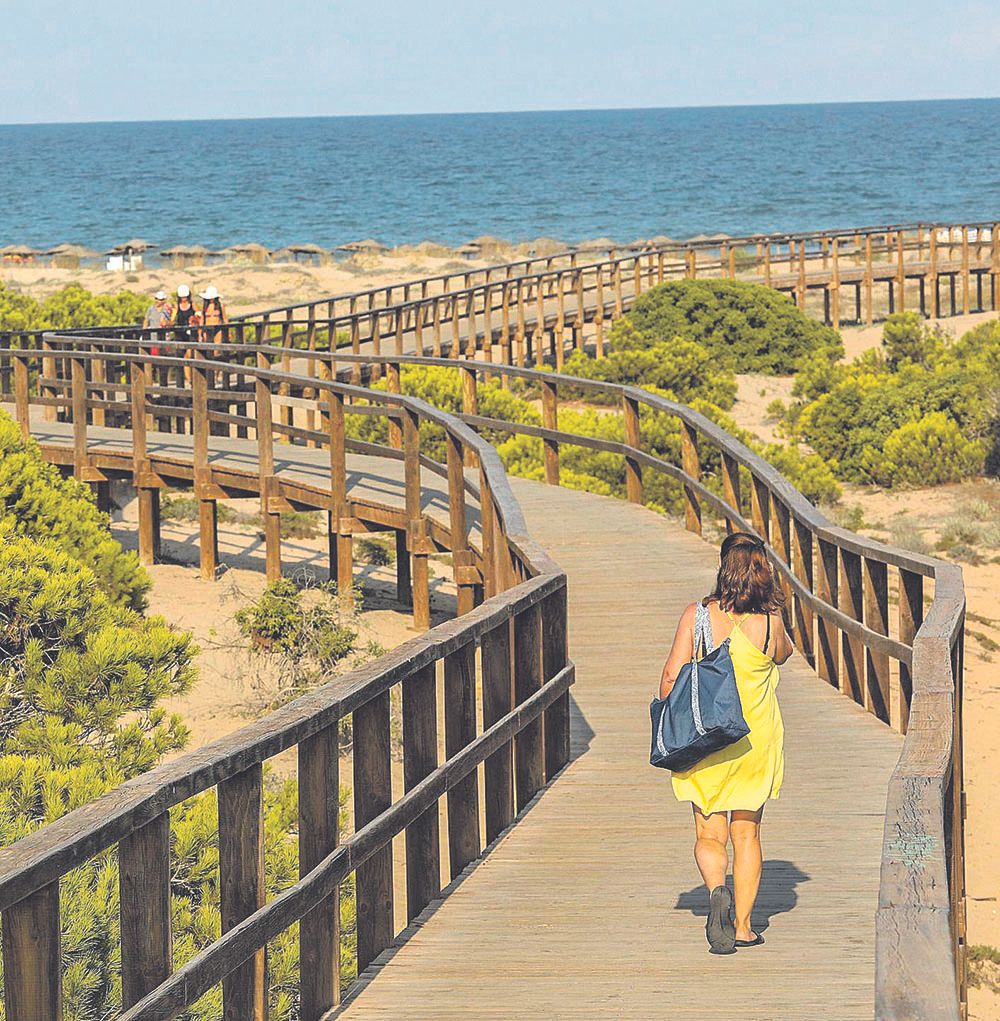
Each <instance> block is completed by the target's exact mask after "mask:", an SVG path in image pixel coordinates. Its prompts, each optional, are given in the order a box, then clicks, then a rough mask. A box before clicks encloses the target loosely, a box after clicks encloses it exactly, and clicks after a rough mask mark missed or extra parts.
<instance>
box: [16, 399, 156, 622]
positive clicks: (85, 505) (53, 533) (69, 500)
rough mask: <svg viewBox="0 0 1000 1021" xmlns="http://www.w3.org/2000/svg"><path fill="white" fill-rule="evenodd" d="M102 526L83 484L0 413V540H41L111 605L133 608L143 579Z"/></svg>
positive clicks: (141, 599)
mask: <svg viewBox="0 0 1000 1021" xmlns="http://www.w3.org/2000/svg"><path fill="white" fill-rule="evenodd" d="M108 526H109V521H108V516H107V515H106V514H102V513H101V512H100V511H98V509H97V506H96V505H95V503H94V498H93V495H92V493H91V491H90V488H89V486H87V485H86V484H85V483H82V482H76V481H74V480H73V479H64V478H63V477H62V476H61V475H60V474H59V469H58V468H56V467H55V466H54V465H50V464H46V463H45V461H43V460H42V456H41V452H40V451H39V449H38V445H37V444H36V443H35V441H34V440H31V439H29V440H25V439H23V438H22V436H21V431H20V429H19V428H18V426H17V425H16V424H15V423H14V422H13V421H12V420H11V418H10V417H9V416H8V415H6V414H4V413H3V412H0V537H2V536H4V535H6V536H11V535H22V536H25V535H31V536H38V537H39V538H42V537H44V539H45V540H46V541H47V542H49V543H51V544H52V545H53V546H54V547H55V548H57V549H60V550H63V551H64V552H66V553H69V554H71V555H72V556H73V558H74V559H76V560H79V561H80V562H81V563H82V564H85V565H86V566H87V567H89V568H90V570H91V571H93V573H94V577H95V581H96V583H97V585H99V586H100V588H101V590H102V591H103V592H104V593H105V594H106V595H107V596H108V598H109V599H111V601H112V602H114V603H118V604H120V605H122V606H129V607H132V608H133V609H139V608H141V607H142V606H143V605H144V603H145V596H146V592H147V591H148V589H149V578H148V577H147V576H146V572H145V571H143V569H142V567H141V565H140V564H139V558H138V556H137V555H136V554H135V553H126V552H124V551H123V550H122V547H121V544H120V543H118V542H116V541H115V540H114V539H112V538H111V534H110V531H109V527H108Z"/></svg>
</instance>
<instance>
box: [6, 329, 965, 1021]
mask: <svg viewBox="0 0 1000 1021" xmlns="http://www.w3.org/2000/svg"><path fill="white" fill-rule="evenodd" d="M144 347H146V348H148V344H146V345H143V343H142V342H137V341H129V340H125V339H117V340H114V339H101V338H86V339H84V338H79V337H65V338H59V337H54V336H49V337H47V338H46V350H45V351H44V352H39V351H37V350H22V351H19V352H8V353H7V354H6V355H4V354H2V353H0V358H5V359H6V360H7V361H9V362H10V363H11V364H12V366H13V369H12V372H11V373H8V375H12V376H13V377H14V379H15V382H16V383H17V381H18V380H19V381H20V382H19V383H17V385H15V387H14V390H13V397H14V398H15V399H16V403H17V406H18V417H19V418H20V420H21V421H22V422H23V423H25V427H26V428H28V427H30V422H31V419H30V414H29V412H30V405H31V404H32V403H41V404H43V405H44V406H45V407H48V408H54V409H57V410H58V412H59V413H60V414H62V415H64V416H65V414H66V413H67V410H68V409H74V408H75V409H76V411H75V415H77V416H79V417H84V416H85V407H87V406H89V407H90V408H91V414H93V413H94V412H96V411H98V410H104V411H105V413H106V414H107V413H110V412H112V411H115V412H116V413H117V411H119V410H120V408H117V407H116V408H112V406H111V405H112V403H117V404H121V402H120V401H118V402H112V400H111V397H110V395H111V394H112V393H118V392H119V389H120V387H121V386H123V385H124V383H122V382H120V381H119V382H109V380H110V379H112V378H117V379H120V378H121V376H122V375H123V373H122V370H121V369H120V368H119V369H117V370H115V371H114V372H112V373H111V374H110V375H109V374H108V373H107V372H106V373H105V378H104V379H100V380H96V381H95V380H93V379H92V378H91V380H89V381H88V380H87V379H86V374H85V370H84V371H81V370H80V369H79V368H78V369H77V370H76V378H75V380H74V378H73V373H72V371H69V372H67V369H66V365H67V363H72V365H77V364H78V363H83V364H84V365H85V364H86V360H87V357H92V356H93V351H90V350H89V349H91V348H96V349H98V350H99V351H100V352H101V353H102V357H101V358H100V359H98V360H97V361H98V362H106V363H107V364H108V365H110V364H113V363H114V362H115V359H118V360H119V362H120V364H124V363H128V365H129V366H130V367H131V366H133V365H135V364H136V363H139V364H141V365H142V366H143V369H142V372H141V375H142V376H143V378H149V377H150V376H151V374H152V370H155V367H156V366H157V365H167V367H169V366H173V367H174V369H175V371H176V368H177V366H182V367H183V366H187V367H188V368H189V369H194V370H196V371H199V372H201V371H204V372H205V373H208V374H215V375H216V376H217V377H218V380H219V382H217V384H216V386H215V388H214V389H213V388H210V387H209V383H208V379H207V377H206V381H205V382H204V383H199V384H198V385H197V386H195V387H194V388H193V392H194V393H195V395H196V396H195V398H194V399H195V401H196V402H200V403H203V405H204V409H205V410H204V412H203V413H202V415H201V416H200V417H201V418H203V419H206V420H208V421H210V422H211V421H214V422H215V423H216V424H217V426H219V427H224V428H226V429H227V430H229V431H232V432H236V433H238V432H239V430H240V429H241V428H242V429H244V430H247V432H248V433H249V432H250V431H252V430H253V421H255V419H254V417H253V416H250V415H249V414H248V408H249V406H250V405H251V404H253V403H256V401H257V397H258V396H259V395H258V394H257V393H256V392H253V393H251V392H249V391H248V390H247V389H246V388H245V386H243V384H241V382H240V380H241V376H242V375H244V374H246V375H250V376H253V377H254V380H255V382H254V386H255V387H256V386H257V385H258V382H257V381H259V380H260V379H264V380H266V381H267V384H268V385H267V388H266V390H267V395H270V394H271V393H272V392H274V391H275V390H278V391H281V390H282V388H283V392H282V393H281V397H282V398H283V400H284V401H285V405H284V406H285V407H286V408H287V409H288V411H289V414H288V415H287V416H286V418H285V419H284V420H274V424H273V428H274V430H275V431H279V430H280V431H281V432H283V433H284V435H286V436H288V437H289V438H290V439H292V440H295V441H298V442H303V443H313V442H320V441H322V439H323V437H324V436H325V432H324V430H323V429H322V428H320V429H317V428H315V422H313V425H312V426H310V423H309V415H310V413H311V414H312V415H313V416H314V417H318V416H320V415H321V414H322V413H323V412H322V410H321V409H319V408H316V407H314V408H312V409H310V407H309V401H310V400H312V399H313V398H311V397H310V395H311V394H312V393H313V392H314V391H317V392H318V391H325V390H328V389H329V388H330V387H331V384H330V383H329V382H328V381H327V380H328V377H330V376H332V375H334V373H335V372H336V371H338V369H339V370H340V371H342V372H348V373H351V374H353V375H354V376H356V377H358V378H360V377H362V376H365V377H367V376H370V375H378V374H379V372H384V374H385V376H386V378H387V380H388V384H389V390H390V392H389V393H385V392H381V393H379V394H378V395H377V396H375V395H374V394H373V392H372V391H353V390H352V389H351V388H349V387H346V386H342V387H341V392H342V393H344V395H345V401H346V400H350V399H351V398H353V397H362V396H363V397H364V399H365V400H375V401H376V402H378V401H387V402H390V403H392V402H393V401H398V402H404V403H405V401H406V400H407V399H406V398H403V397H401V396H398V395H397V394H395V393H393V392H392V391H394V390H395V391H398V389H399V384H400V371H399V370H400V367H401V366H402V365H406V364H413V365H423V366H438V367H448V368H450V369H452V370H454V371H456V372H458V373H460V374H461V378H462V381H463V384H462V388H461V389H462V394H463V412H462V413H461V414H460V415H457V416H455V417H456V418H458V419H460V420H462V423H463V427H464V428H466V429H469V428H474V429H490V430H498V431H501V432H504V431H505V432H508V433H512V434H513V433H518V434H522V435H528V436H532V437H536V438H538V439H539V440H540V441H541V443H542V445H543V451H544V463H545V478H546V481H547V482H549V483H550V484H554V485H558V484H559V480H560V454H561V450H562V449H563V448H564V447H566V446H567V445H575V446H579V447H586V448H590V449H595V450H599V451H603V452H605V453H610V454H614V455H617V456H619V457H621V459H622V467H623V476H624V490H625V493H626V496H627V498H628V499H629V500H631V501H633V502H637V503H641V502H642V500H643V481H644V476H645V475H647V474H648V473H649V472H655V473H661V474H663V475H666V476H667V477H669V478H671V479H673V480H674V481H675V482H676V483H677V484H678V486H679V487H680V490H681V492H682V494H683V507H684V516H685V524H686V527H687V528H688V529H690V530H692V531H695V532H698V533H700V532H701V530H702V525H703V521H704V520H705V518H706V516H709V517H712V518H714V519H716V520H717V521H719V522H721V523H722V524H723V525H724V526H725V527H726V528H728V529H734V528H737V529H745V530H750V531H754V532H756V533H757V534H758V535H760V536H761V537H762V538H764V539H765V541H766V542H767V544H768V549H769V554H770V557H771V560H772V563H773V564H774V566H775V569H776V571H777V572H778V575H779V578H780V579H781V583H782V585H783V587H784V589H785V592H786V594H787V596H788V603H787V613H788V625H789V628H790V631H791V633H792V635H793V638H794V640H795V643H796V645H797V647H798V649H799V650H800V652H801V653H802V654H803V655H804V656H805V657H806V659H807V660H808V661H809V662H810V663H811V664H813V665H814V666H815V668H816V670H817V672H818V674H819V676H820V677H821V678H822V679H823V680H825V681H826V682H828V683H829V684H831V685H832V686H833V687H835V688H836V689H837V690H839V691H840V692H841V693H842V694H843V695H844V696H845V697H848V698H851V699H852V700H853V701H855V702H857V703H858V704H859V705H862V706H864V707H865V708H866V709H867V710H868V711H869V712H870V713H872V714H873V715H874V716H876V717H877V718H878V719H880V720H881V721H883V722H884V723H885V724H886V725H889V726H893V727H895V728H897V729H898V730H899V731H901V732H902V733H904V734H905V735H906V737H905V741H904V746H903V753H902V756H901V758H900V761H899V764H898V766H897V768H896V770H895V772H894V774H893V777H892V779H891V782H890V786H889V790H888V792H887V809H886V823H885V839H884V845H883V861H882V877H881V884H880V892H879V903H878V906H877V924H876V956H877V976H876V1004H877V1016H878V1017H879V1018H880V1019H883V1021H902V1019H904V1018H916V1017H919V1018H928V1019H930V1018H934V1019H938V1018H940V1019H947V1021H957V1019H959V1018H960V1017H962V1016H963V1013H964V1004H965V977H964V976H965V891H964V846H963V816H964V796H963V775H962V729H961V697H962V669H963V663H962V656H963V652H962V650H963V632H964V614H965V597H964V589H963V585H962V579H961V572H960V570H959V569H958V568H956V567H954V566H953V565H950V564H947V563H945V562H943V561H939V560H936V559H934V558H930V557H925V556H920V555H917V554H912V553H909V552H906V551H904V550H900V549H897V548H894V547H890V546H886V545H884V544H881V543H878V542H875V541H873V540H869V539H867V538H864V537H861V536H858V535H855V534H854V533H852V532H849V531H847V530H845V529H842V528H838V527H836V526H835V525H833V524H831V523H830V522H829V521H828V520H827V519H826V518H825V517H824V516H823V515H822V514H821V513H820V512H819V511H817V510H816V508H815V507H813V506H812V505H811V504H810V503H809V502H808V501H807V500H806V499H805V498H804V497H803V496H802V495H801V494H800V493H798V492H797V490H795V489H794V487H792V486H791V484H790V483H789V482H788V481H787V480H786V479H784V478H783V477H782V476H781V475H780V474H779V473H778V472H777V471H776V470H775V469H773V468H772V467H771V466H770V465H768V464H767V463H766V462H764V461H763V460H762V459H761V458H759V457H758V456H757V455H755V454H754V453H753V452H752V451H750V450H749V449H748V448H747V447H745V446H744V445H743V444H742V443H740V442H739V441H738V440H736V439H734V438H733V437H732V436H730V435H729V434H728V433H726V432H725V431H724V430H722V429H720V428H719V427H718V426H716V425H715V424H714V423H712V422H711V421H710V420H708V419H707V418H705V417H704V416H703V415H700V414H699V413H697V412H695V411H693V410H692V409H691V408H688V407H686V406H684V405H680V404H676V403H674V402H672V401H669V400H666V399H664V398H662V397H659V396H657V395H654V394H651V393H648V392H646V391H644V390H642V389H639V388H635V387H624V386H617V385H614V384H605V383H597V382H592V381H588V380H583V379H578V378H575V377H569V376H565V375H561V374H557V373H552V372H537V371H534V370H529V369H525V368H522V367H518V366H511V365H509V364H500V363H491V362H486V361H482V360H472V359H465V360H460V361H456V360H453V359H448V358H441V359H435V358H417V357H407V356H395V355H394V356H384V355H383V356H374V355H369V356H359V355H350V354H345V353H342V352H335V353H332V354H331V353H330V352H322V351H313V352H309V351H305V352H298V353H297V354H296V357H297V358H299V359H300V361H301V362H302V363H303V364H304V365H305V366H306V368H307V371H306V372H305V373H302V374H298V375H290V374H288V373H281V372H275V371H274V370H272V369H270V368H268V367H267V366H269V365H270V364H271V363H281V362H282V361H283V360H284V359H286V358H287V357H288V355H289V351H288V348H286V347H284V346H280V345H260V346H252V345H245V346H244V348H243V349H242V350H240V349H230V350H226V349H223V352H222V353H224V354H225V355H226V356H228V357H230V358H231V360H230V361H229V362H228V363H219V362H214V363H213V362H211V361H208V360H207V359H204V358H198V357H192V358H188V359H183V360H182V359H156V358H152V357H150V356H149V355H148V354H144V353H141V352H142V351H143V349H144ZM74 348H75V349H76V351H74ZM189 353H190V354H192V355H199V354H200V355H207V354H211V353H214V354H216V355H218V354H219V353H220V350H219V348H211V347H205V346H199V345H193V346H192V350H191V351H190V352H189ZM43 361H45V362H47V363H48V365H47V367H45V366H43ZM248 361H249V362H250V363H251V366H250V367H248V365H247V364H246V363H247V362H248ZM202 362H205V363H206V364H204V365H202ZM19 363H20V364H22V367H21V368H17V366H18V364H19ZM95 364H96V362H95ZM227 375H228V376H229V377H230V381H226V379H225V377H226V376H227ZM495 377H496V378H500V379H503V378H507V379H508V380H511V379H515V378H516V379H519V380H522V381H523V382H524V383H526V384H527V385H530V386H531V387H534V388H536V389H537V393H538V395H539V396H540V397H541V407H542V424H541V425H532V424H524V423H510V422H505V421H503V420H499V419H492V418H487V417H484V416H482V415H480V414H479V407H478V405H479V400H478V398H479V395H480V388H481V387H482V386H483V385H484V383H485V381H486V380H490V379H493V378H495ZM29 382H31V385H30V386H29ZM241 386H242V389H241ZM227 388H229V389H227ZM567 390H570V391H572V392H573V393H574V394H578V393H579V391H581V390H584V391H587V392H590V393H594V394H599V395H600V399H601V400H602V402H604V403H607V402H608V401H609V400H611V401H614V402H617V403H618V405H619V407H620V413H621V415H622V419H623V425H622V433H623V437H624V440H623V441H622V442H617V441H609V440H604V439H599V438H595V437H591V436H583V435H576V434H570V433H567V432H565V431H563V430H560V429H559V424H558V423H559V397H560V393H565V392H566V391H567ZM175 391H180V392H181V393H184V392H186V388H183V387H174V388H173V389H171V388H170V387H163V386H162V385H159V384H157V385H152V386H150V385H149V384H147V394H155V395H156V396H157V399H158V400H160V401H161V403H159V404H157V405H156V406H155V407H152V406H151V407H150V408H149V409H148V410H149V411H150V412H152V413H153V414H155V415H159V416H161V417H162V419H163V420H164V421H166V420H169V419H170V418H171V416H175V417H176V418H178V419H180V420H182V421H183V419H184V418H185V415H184V414H179V413H177V409H176V407H174V406H173V405H169V404H166V403H163V399H165V398H167V397H170V398H176V397H177V394H176V392H175ZM81 392H82V393H84V394H85V397H84V398H81V397H80V393H81ZM9 393H10V392H8V395H9ZM265 399H266V398H265ZM84 400H85V401H86V405H84V403H83V402H84ZM410 400H411V401H412V399H410ZM416 403H417V405H419V408H420V410H421V411H422V412H423V413H424V414H425V415H427V416H430V415H431V414H432V411H431V409H428V408H427V407H426V405H422V404H420V402H416ZM210 405H211V406H212V407H213V408H216V409H218V410H214V411H212V410H209V406H210ZM233 409H235V411H234V410H233ZM241 409H242V411H241ZM654 415H667V416H670V417H672V418H673V419H676V420H677V421H678V423H679V428H680V447H681V457H680V461H681V463H680V465H677V464H673V463H671V462H668V461H665V460H663V459H662V457H660V456H658V455H655V454H653V453H650V452H649V451H648V450H646V449H644V448H643V442H642V436H643V424H644V419H645V420H646V421H647V423H648V420H649V417H650V416H654ZM194 418H195V420H197V418H198V416H194ZM442 418H444V419H446V420H447V421H452V420H451V419H447V416H442ZM452 428H455V429H457V428H458V426H457V425H453V426H452ZM209 435H210V434H209ZM462 435H463V436H464V437H465V449H466V451H469V450H472V448H473V446H474V444H473V437H472V436H471V435H467V434H465V433H463V434H462ZM449 449H450V448H449ZM491 449H492V448H489V447H486V446H485V445H482V446H475V449H474V450H473V453H474V455H475V456H477V457H479V459H480V461H481V462H483V461H484V459H486V460H488V457H489V454H488V453H487V452H488V451H491ZM709 455H711V456H709ZM457 460H458V458H457V454H456V458H455V461H454V462H453V464H454V463H456V462H457ZM709 463H712V464H717V468H715V469H713V471H712V472H711V473H709V472H708V471H707V470H704V469H703V467H702V466H703V465H707V464H709ZM458 477H459V473H458V471H457V470H455V471H454V473H453V478H454V479H455V480H457V479H458ZM136 479H137V482H138V481H139V475H136ZM215 495H216V494H215V492H214V490H211V489H205V490H203V491H202V494H201V497H200V498H201V499H202V500H208V501H211V500H213V499H214V498H215ZM487 506H488V501H487ZM270 512H271V513H275V514H280V512H281V507H280V506H278V505H271V510H270ZM494 516H495V517H497V519H498V520H500V518H501V515H500V507H499V506H497V507H495V508H494ZM509 531H510V529H509V528H508V532H509ZM507 542H508V546H509V544H510V540H509V537H508V540H507ZM526 559H527V558H526V557H525V556H523V555H522V556H521V557H520V560H519V562H521V563H524V562H525V560H526ZM531 559H532V560H533V558H531ZM925 579H929V580H930V582H931V585H932V588H933V594H932V598H930V600H928V598H927V596H928V595H930V593H927V594H925ZM893 600H895V601H896V603H897V607H898V609H897V613H896V615H895V616H894V617H892V616H890V606H891V605H892V602H893ZM475 612H480V611H475ZM466 619H467V617H463V618H460V620H461V621H465V620H466ZM543 676H544V678H545V679H546V681H547V683H551V680H552V679H551V677H550V676H549V672H548V671H546V672H545V673H544V674H543ZM845 768H846V766H845ZM150 775H154V774H150ZM144 779H148V777H147V778H144ZM98 804H100V802H98ZM68 818H72V816H71V817H68ZM57 825H58V824H57ZM43 832H45V831H43ZM19 846H20V845H19ZM339 875H340V873H338V876H339ZM4 891H5V885H4V881H3V872H2V871H0V906H2V905H4V904H10V903H12V902H11V901H10V898H7V899H6V900H5V899H3V894H4ZM874 907H875V905H873V908H874ZM219 953H220V954H222V955H223V959H225V960H230V959H229V958H225V954H224V952H223V951H220V952H219ZM212 974H214V975H217V974H218V972H212ZM132 1016H135V1017H139V1016H143V1017H145V1016H150V1017H160V1016H168V1015H167V1014H149V1015H145V1014H135V1015H129V1017H132Z"/></svg>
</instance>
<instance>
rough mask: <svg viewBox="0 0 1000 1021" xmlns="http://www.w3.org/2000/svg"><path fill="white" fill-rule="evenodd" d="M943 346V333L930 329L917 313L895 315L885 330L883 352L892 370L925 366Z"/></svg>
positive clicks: (883, 329)
mask: <svg viewBox="0 0 1000 1021" xmlns="http://www.w3.org/2000/svg"><path fill="white" fill-rule="evenodd" d="M943 343H944V337H943V335H942V334H941V332H940V330H938V329H932V328H931V327H929V326H928V325H927V324H926V323H925V322H924V319H923V316H921V315H920V314H919V313H917V312H894V313H893V314H892V315H890V316H889V318H888V319H887V320H886V322H885V326H883V327H882V350H883V351H884V352H885V358H886V362H887V363H888V365H889V367H890V368H891V369H896V368H898V367H899V366H900V365H904V364H905V363H907V362H910V363H912V364H914V365H926V364H927V363H928V362H929V361H930V359H931V356H932V355H933V354H934V353H935V352H937V351H939V350H940V349H941V348H942V346H943Z"/></svg>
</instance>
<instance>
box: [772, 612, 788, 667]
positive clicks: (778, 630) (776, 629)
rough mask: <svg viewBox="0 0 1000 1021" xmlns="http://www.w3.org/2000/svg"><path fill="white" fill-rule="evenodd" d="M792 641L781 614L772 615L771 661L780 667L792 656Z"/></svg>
mask: <svg viewBox="0 0 1000 1021" xmlns="http://www.w3.org/2000/svg"><path fill="white" fill-rule="evenodd" d="M792 649H793V646H792V640H791V638H789V637H788V632H787V631H786V630H785V620H784V618H783V617H782V615H781V612H780V611H779V612H778V613H772V614H771V659H773V660H774V662H775V663H777V664H778V665H779V666H781V664H782V663H784V662H785V660H786V659H788V657H789V656H791V654H792Z"/></svg>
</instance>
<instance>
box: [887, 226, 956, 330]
mask: <svg viewBox="0 0 1000 1021" xmlns="http://www.w3.org/2000/svg"><path fill="white" fill-rule="evenodd" d="M937 233H938V232H937V227H931V229H930V236H929V237H928V241H927V248H928V255H927V287H928V289H929V290H930V293H931V301H930V309H931V319H937V318H938V316H940V315H941V302H940V297H939V295H938V275H937V243H938V238H937ZM870 322H871V320H869V323H870Z"/></svg>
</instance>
